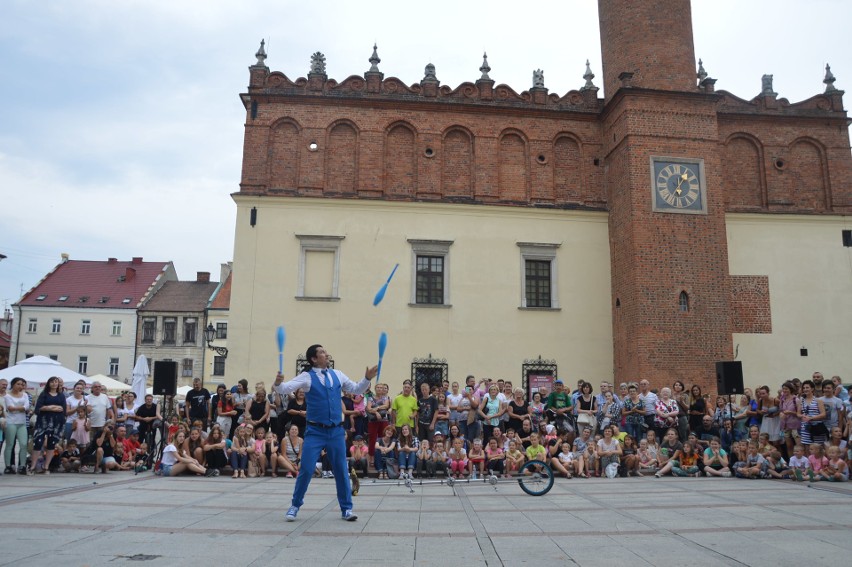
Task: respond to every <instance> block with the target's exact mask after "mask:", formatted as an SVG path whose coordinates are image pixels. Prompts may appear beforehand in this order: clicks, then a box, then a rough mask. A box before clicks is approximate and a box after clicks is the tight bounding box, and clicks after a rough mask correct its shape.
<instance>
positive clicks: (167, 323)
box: [162, 317, 177, 345]
mask: <svg viewBox="0 0 852 567" xmlns="http://www.w3.org/2000/svg"><path fill="white" fill-rule="evenodd" d="M170 324H171V326H172V329H171V331H172V337H171V339H169V338H168V336H167V333H168V328H169V326H170ZM162 344H164V345H176V344H177V317H163V343H162Z"/></svg>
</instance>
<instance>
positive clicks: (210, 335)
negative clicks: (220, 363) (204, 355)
mask: <svg viewBox="0 0 852 567" xmlns="http://www.w3.org/2000/svg"><path fill="white" fill-rule="evenodd" d="M215 337H216V329H214V328H213V323H208V324H207V328H206V329H204V338H205V339H206V340H207V348H209V349H210V350H215V351H216V354H218V355H219V356H221V357H222V358H228V349H227V348H225V347H221V346H213V345H212V344H210V343H212V342H213V339H214V338H215Z"/></svg>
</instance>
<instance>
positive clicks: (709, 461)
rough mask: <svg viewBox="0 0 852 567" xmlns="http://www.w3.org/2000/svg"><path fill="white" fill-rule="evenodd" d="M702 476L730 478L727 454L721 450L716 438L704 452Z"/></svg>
mask: <svg viewBox="0 0 852 567" xmlns="http://www.w3.org/2000/svg"><path fill="white" fill-rule="evenodd" d="M704 474H706V475H707V476H724V477H729V476H731V469H730V468H728V453H727V452H725V450H724V449H722V443H721V441H719V438H718V437H714V438H712V439H711V440H710V446H709V447H707V449H705V450H704Z"/></svg>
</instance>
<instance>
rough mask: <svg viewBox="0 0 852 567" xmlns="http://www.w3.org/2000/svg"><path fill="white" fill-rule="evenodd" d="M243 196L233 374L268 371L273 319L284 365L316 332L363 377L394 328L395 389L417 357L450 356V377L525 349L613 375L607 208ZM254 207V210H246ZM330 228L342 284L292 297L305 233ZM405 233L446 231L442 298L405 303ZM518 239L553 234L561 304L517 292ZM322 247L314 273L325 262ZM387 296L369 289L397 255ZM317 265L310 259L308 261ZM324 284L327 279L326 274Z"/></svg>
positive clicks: (388, 363) (596, 378) (480, 372)
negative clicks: (532, 301) (544, 304)
mask: <svg viewBox="0 0 852 567" xmlns="http://www.w3.org/2000/svg"><path fill="white" fill-rule="evenodd" d="M234 199H235V201H236V202H237V205H238V218H237V229H236V239H235V247H234V281H233V292H232V297H231V313H230V325H229V337H228V347H229V355H228V377H229V378H230V379H232V380H233V381H235V380H237V379H239V378H242V377H245V378H247V379H248V380H249V382H250V383H254V382H255V381H257V380H265V381H266V382H267V383H269V382H271V380H272V378H273V377H274V374H275V372H276V371H277V369H278V356H277V354H278V352H277V347H276V341H275V329H276V327H277V326H278V325H284V326H285V328H286V331H287V342H286V347H285V363H284V373H285V376H287V377H288V378H289V377H291V376H293V374H294V371H295V360H296V357H297V356H298V355H299V353H304V351H305V349H306V348H307V347H308V346H310V345H311V344H313V343H321V344H323V345H324V346H325V347H326V348H327V350H328V351H329V352H330V353H331V354H332V356H333V357H334V359H335V366H336V368H337V369H339V370H342V371H343V372H345V373H346V374H348V375H349V376H350V378H353V379H358V378H360V377H361V376H362V372H363V370H364V368H365V367H366V366H367V365H373V364H375V363H376V361H377V357H378V347H377V343H378V337H379V334H380V333H381V332H382V331H385V332H387V333H388V337H389V341H388V348H387V352H386V355H385V360H384V364H383V370H382V381H383V382H388V383H390V385H391V391H392V392H395V391H397V390H398V389H399V388H400V387H401V384H402V381H403V380H404V379H406V378H409V377H410V375H411V362H412V359H413V358H425V357H427V356H429V355H430V354H431V355H432V356H433V357H435V358H439V359H446V361H447V363H448V364H449V374H450V379H451V380H458V379H463V378H464V377H465V376H466V375H467V374H474V375H476V376H477V377H483V376H490V377H494V378H504V379H508V380H512V381H513V382H514V383H515V384H519V382H520V380H521V365H522V364H523V361H524V359H527V358H537V357H538V356H539V355H541V356H542V357H543V358H544V359H553V360H555V361H556V362H557V364H558V367H559V376H560V377H561V378H564V379H570V380H576V379H577V378H584V379H590V380H592V381H593V382H595V383H598V382H600V381H601V380H610V379H611V378H612V372H613V370H612V324H611V321H612V316H611V309H610V254H609V236H608V227H607V216H606V214H605V213H592V212H573V211H559V210H542V209H531V208H519V207H496V206H475V205H447V204H440V203H434V204H433V203H410V202H406V203H402V202H400V203H395V202H387V201H364V200H361V201H354V200H333V199H304V198H286V199H283V198H275V197H272V198H270V197H249V196H243V195H235V197H234ZM252 207H257V224H256V226H254V227H252V226H251V225H250V222H249V215H250V210H251V209H252ZM297 235H301V236H303V237H305V236H337V237H343V239H342V240H340V241H339V246H340V248H339V250H340V252H339V272H338V277H339V287H338V290H339V291H338V296H339V297H338V298H334V299H330V300H312V301H308V300H300V299H297V298H296V296H297V292H298V285H299V270H300V242H301V241H300V239H299V237H298V236H297ZM409 239H414V240H437V241H452V242H453V243H452V245H451V246H450V247H449V256H448V271H449V276H448V279H449V282H448V285H449V304H450V307H413V306H411V305H410V304H411V303H412V302H413V299H412V293H413V284H412V282H413V279H414V268H413V263H414V257H413V254H412V245H411V243H409ZM518 243H540V244H559V247H558V248H557V249H556V264H557V266H558V268H557V270H558V276H557V278H558V284H557V294H558V301H559V309H558V310H525V309H519V306H520V305H521V301H522V297H521V285H522V273H521V270H522V261H521V249H520V248H519V246H518ZM329 256H331V255H328V256H324V257H321V258H320V259H321V260H322V263H321V264H319V265H315V266H311V260H313V258H309V259H308V267H307V269H308V273H307V274H306V276H307V281H306V282H305V285H306V287H305V294H306V295H308V294H309V291H310V290H311V289H316V288H313V287H312V286H313V284H311V283H310V278H311V277H314V276H316V274H320V273H323V271H326V272H327V270H328V268H329V265H330V263H331V260H330V259H329ZM396 263H399V265H400V267H399V269H398V271H397V273H396V275H395V276H394V279H393V281H392V282H391V284H390V286H389V288H388V291H387V294H386V296H385V299H384V301H383V302H382V303H381V304H380V305H379V306H378V307H374V306H373V297H374V296H375V294H376V292H377V291H378V289H379V288H380V287H381V285H382V284H383V283H384V282H385V280H386V279H387V277H388V275H389V274H390V271H391V269H392V268H393V266H394V264H396ZM314 270H315V271H314ZM327 289H330V286H328V287H327Z"/></svg>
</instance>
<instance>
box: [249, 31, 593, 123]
mask: <svg viewBox="0 0 852 567" xmlns="http://www.w3.org/2000/svg"><path fill="white" fill-rule="evenodd" d="M264 58H265V53H264ZM259 61H260V58H259ZM368 61H369V62H370V64H371V66H370V69H369V70H368V71H367V72H365V73H364V75H363V76H362V75H352V76H350V77H347V78H346V79H344V80H342V81H340V82H338V81H336V80H335V79H331V78H328V76H327V75H326V74H325V57H324V56H323V55H322V53H319V52H317V53H314V55H313V56H312V64H311V71H310V72H309V73H308V76H307V77H299V78H297V79H295V80H293V79H290V78H289V77H288V76H287V75H285V74H284V73H282V72H280V71H272V72H270V71H269V68H268V67H266V66H265V65H263V66H258V65H253V66H252V67H250V70H251V77H250V83H249V90H248V95H249V97H251V96H254V95H265V96H325V97H343V98H355V99H364V98H367V99H370V100H377V101H381V100H386V101H410V102H417V101H424V102H439V103H447V104H474V105H484V106H490V107H494V106H498V107H499V106H508V107H520V108H523V107H529V108H535V109H542V108H544V109H547V110H557V111H578V112H599V111H600V110H601V109H602V107H603V100H602V99H598V98H597V92H598V89H597V87H595V86H594V84H592V83H591V80H590V78H589V77H592V78H593V77H594V74H592V73H591V69H590V68H589V66H588V61H587V63H586V73H585V74H584V75H583V78H584V79H586V84H585V86H583V87H582V88H580V89H576V90H571V91H569V92H567V93H565V94H564V95H559V94H556V93H548V91H547V89H546V88H545V87H544V79H543V72H542V71H541V70H540V69H538V70H536V71H534V72H533V84H532V86H531V87H530V89H529V90H524V91H522V92H520V93H519V92H518V91H517V90H515V89H513V88H512V87H511V86H509V85H505V84H498V85H496V86H495V83H494V81H493V80H491V78H490V77H489V75H488V72H489V71H491V67H490V66H489V65H488V60H487V56H483V66H482V67H480V69H479V70H480V71H481V73H482V76H481V77H480V78H479V80H477V81H475V82H464V83H462V84H460V85H458V86H457V87H455V88H453V87H450V86H448V85H441V84H440V81H439V80H438V78H437V76H436V74H435V66H434V65H432V64H431V63H430V64H428V65H427V66H426V71H425V73H424V77H423V79H422V80H421V81H420V82H419V83H414V84H411V85H406V84H405V83H404V82H403V81H401V80H400V79H398V78H397V77H387V78H385V76H384V73H382V72H381V71H379V68H378V63H380V62H381V59H379V56H378V52H377V48H376V46H374V47H373V53H372V55H371V57H370V59H369V60H368ZM320 67H321V70H320ZM246 98H248V97H246Z"/></svg>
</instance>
